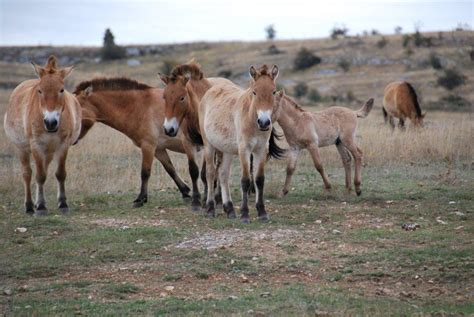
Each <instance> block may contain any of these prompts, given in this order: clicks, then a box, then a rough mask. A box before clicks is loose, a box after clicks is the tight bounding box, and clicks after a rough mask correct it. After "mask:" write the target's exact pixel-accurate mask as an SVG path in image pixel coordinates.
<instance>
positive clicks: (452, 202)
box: [448, 200, 456, 205]
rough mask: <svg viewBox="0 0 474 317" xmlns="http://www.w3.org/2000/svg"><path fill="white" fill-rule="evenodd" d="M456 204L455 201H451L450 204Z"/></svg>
mask: <svg viewBox="0 0 474 317" xmlns="http://www.w3.org/2000/svg"><path fill="white" fill-rule="evenodd" d="M455 203H456V202H455V201H454V200H451V201H450V202H449V203H448V204H450V205H454V204H455Z"/></svg>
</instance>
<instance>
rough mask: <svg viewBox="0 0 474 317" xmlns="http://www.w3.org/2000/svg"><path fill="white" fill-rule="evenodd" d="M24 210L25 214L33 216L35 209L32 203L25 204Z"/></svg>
mask: <svg viewBox="0 0 474 317" xmlns="http://www.w3.org/2000/svg"><path fill="white" fill-rule="evenodd" d="M25 209H26V213H27V214H34V212H35V207H34V205H33V203H31V202H29V203H25Z"/></svg>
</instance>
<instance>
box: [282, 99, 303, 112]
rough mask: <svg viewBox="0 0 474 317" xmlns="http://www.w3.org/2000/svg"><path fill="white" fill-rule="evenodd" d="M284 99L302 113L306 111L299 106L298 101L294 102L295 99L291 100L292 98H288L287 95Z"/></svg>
mask: <svg viewBox="0 0 474 317" xmlns="http://www.w3.org/2000/svg"><path fill="white" fill-rule="evenodd" d="M283 99H285V100H286V101H288V102H289V103H290V105H292V106H293V107H295V109H296V110H299V111H301V112H305V110H304V109H303V108H301V106H300V105H299V104H297V103H296V101H294V100H293V99H291V98H290V97H288V96H287V95H284V96H283Z"/></svg>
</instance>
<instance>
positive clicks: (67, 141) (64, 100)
mask: <svg viewBox="0 0 474 317" xmlns="http://www.w3.org/2000/svg"><path fill="white" fill-rule="evenodd" d="M32 64H33V67H34V70H35V72H36V75H37V76H38V78H39V79H30V80H26V81H24V82H22V83H21V84H20V85H18V86H17V87H16V88H15V90H13V92H12V94H11V96H10V101H9V105H8V108H7V111H6V113H5V121H4V127H5V132H6V135H7V137H8V138H9V139H10V141H11V142H12V143H13V144H15V146H16V147H17V149H18V152H19V156H20V161H21V167H22V171H23V181H24V187H25V208H26V212H27V213H33V212H35V211H34V206H33V200H32V198H31V174H32V171H31V166H30V156H31V154H32V155H33V158H34V161H35V165H36V184H37V188H36V212H35V214H36V215H46V214H47V208H46V202H45V198H44V191H43V185H44V183H45V181H46V176H47V172H48V166H49V164H50V163H51V160H52V159H53V157H56V159H57V162H58V166H57V170H56V179H57V180H58V204H59V210H61V211H62V212H67V211H68V210H69V208H68V205H67V202H66V191H65V186H64V182H65V180H66V158H67V153H68V150H69V146H71V145H72V144H73V143H74V141H76V140H77V138H78V136H79V132H80V130H81V107H80V105H79V102H78V101H77V100H76V98H75V97H74V95H73V94H71V93H69V92H68V91H66V90H65V89H64V79H65V78H66V77H67V76H68V75H69V74H70V73H71V72H72V69H73V66H71V67H65V68H59V67H58V65H57V60H56V57H54V56H52V55H51V56H50V57H49V58H48V62H47V64H46V66H44V67H41V66H38V65H36V64H34V63H32Z"/></svg>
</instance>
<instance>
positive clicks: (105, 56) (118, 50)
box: [100, 29, 125, 61]
mask: <svg viewBox="0 0 474 317" xmlns="http://www.w3.org/2000/svg"><path fill="white" fill-rule="evenodd" d="M100 55H101V58H102V60H103V61H110V60H116V59H121V58H124V57H125V50H124V49H123V48H122V47H120V46H118V45H116V44H115V40H114V35H113V34H112V31H110V29H106V30H105V34H104V45H103V46H102V50H101V52H100Z"/></svg>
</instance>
